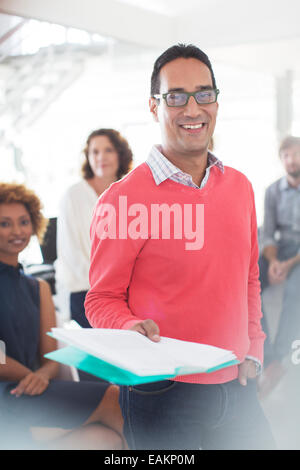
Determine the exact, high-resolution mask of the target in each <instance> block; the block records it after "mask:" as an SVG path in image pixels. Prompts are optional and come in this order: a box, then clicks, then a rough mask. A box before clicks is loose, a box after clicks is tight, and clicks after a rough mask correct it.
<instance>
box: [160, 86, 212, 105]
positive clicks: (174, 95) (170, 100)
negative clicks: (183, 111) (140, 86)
mask: <svg viewBox="0 0 300 470" xmlns="http://www.w3.org/2000/svg"><path fill="white" fill-rule="evenodd" d="M219 93H220V90H218V88H210V89H207V90H199V91H194V92H193V93H189V92H187V91H171V92H169V93H163V94H161V95H153V98H155V99H161V98H163V99H164V100H165V101H166V104H167V106H170V107H173V106H185V105H186V104H187V102H188V100H189V99H190V97H191V96H193V97H194V99H195V100H196V102H197V103H198V104H211V103H215V102H216V101H217V99H218V94H219Z"/></svg>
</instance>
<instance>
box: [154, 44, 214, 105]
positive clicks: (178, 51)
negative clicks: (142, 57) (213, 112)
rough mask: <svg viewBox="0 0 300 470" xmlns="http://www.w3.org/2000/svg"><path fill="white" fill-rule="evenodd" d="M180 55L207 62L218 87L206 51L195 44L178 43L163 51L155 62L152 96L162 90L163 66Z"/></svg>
mask: <svg viewBox="0 0 300 470" xmlns="http://www.w3.org/2000/svg"><path fill="white" fill-rule="evenodd" d="M180 57H183V58H184V59H198V60H200V62H202V63H203V64H205V65H206V66H207V67H208V68H209V71H210V73H211V79H212V84H213V87H214V88H217V85H216V80H215V75H214V72H213V69H212V66H211V63H210V60H209V58H208V56H207V55H206V54H205V52H203V51H201V49H199V47H197V46H194V45H193V44H176V45H175V46H172V47H169V49H167V50H166V51H165V52H163V53H162V54H161V55H160V56H159V57H158V58H157V59H156V61H155V63H154V67H153V72H152V75H151V96H153V95H156V94H158V93H159V91H160V77H159V73H160V71H161V69H162V67H163V66H164V65H166V64H168V63H169V62H171V61H172V60H175V59H179V58H180Z"/></svg>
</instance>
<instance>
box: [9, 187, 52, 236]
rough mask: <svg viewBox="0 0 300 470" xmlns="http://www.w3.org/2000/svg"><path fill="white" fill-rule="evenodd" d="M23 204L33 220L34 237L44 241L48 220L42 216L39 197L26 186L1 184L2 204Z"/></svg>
mask: <svg viewBox="0 0 300 470" xmlns="http://www.w3.org/2000/svg"><path fill="white" fill-rule="evenodd" d="M13 203H19V204H23V205H24V206H25V207H26V209H27V211H28V213H29V215H30V218H31V223H32V227H33V233H34V235H37V237H38V239H39V241H40V242H42V240H43V236H44V234H45V231H46V228H47V225H48V219H46V218H45V217H44V216H43V214H42V208H43V206H42V203H41V201H40V199H39V198H38V196H37V195H36V194H35V193H34V191H32V190H31V189H28V188H27V187H26V186H25V185H24V184H17V183H0V204H13Z"/></svg>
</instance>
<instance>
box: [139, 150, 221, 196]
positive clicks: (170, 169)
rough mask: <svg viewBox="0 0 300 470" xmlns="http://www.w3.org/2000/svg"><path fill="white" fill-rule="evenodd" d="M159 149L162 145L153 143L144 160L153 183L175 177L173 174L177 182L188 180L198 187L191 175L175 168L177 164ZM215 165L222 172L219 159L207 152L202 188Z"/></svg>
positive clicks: (185, 182) (186, 181)
mask: <svg viewBox="0 0 300 470" xmlns="http://www.w3.org/2000/svg"><path fill="white" fill-rule="evenodd" d="M161 151H162V147H161V146H160V145H154V146H153V147H152V149H151V151H150V154H149V156H148V158H147V160H146V163H147V164H148V166H149V167H150V170H151V172H152V175H153V178H154V181H155V183H156V184H157V185H159V184H160V183H162V182H163V181H165V180H166V179H168V178H171V179H175V178H174V175H176V180H177V181H178V182H182V183H183V184H187V183H188V182H189V183H190V184H189V185H192V186H194V187H196V188H198V186H197V185H196V184H195V183H194V182H193V181H192V177H191V175H188V174H187V173H184V172H183V171H182V170H180V169H179V168H177V166H175V165H173V163H171V162H170V160H168V159H167V158H166V157H165V156H164V155H163V154H162V153H161ZM215 165H216V166H217V167H218V168H219V169H220V171H221V172H222V173H224V166H223V163H222V162H221V160H219V159H218V158H217V157H216V156H215V155H213V154H212V153H211V152H208V167H207V168H206V172H205V177H204V179H203V181H202V183H201V186H200V188H202V187H203V186H204V185H205V183H206V182H207V180H208V176H209V172H210V169H211V168H212V167H213V166H215Z"/></svg>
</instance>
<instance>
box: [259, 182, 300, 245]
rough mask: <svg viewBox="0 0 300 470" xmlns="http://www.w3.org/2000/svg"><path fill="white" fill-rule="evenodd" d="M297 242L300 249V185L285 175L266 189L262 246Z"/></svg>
mask: <svg viewBox="0 0 300 470" xmlns="http://www.w3.org/2000/svg"><path fill="white" fill-rule="evenodd" d="M289 244H296V245H298V246H299V250H300V185H299V186H298V187H297V188H294V187H292V186H290V184H289V183H288V180H287V177H286V176H283V177H282V178H280V179H279V180H277V181H275V183H273V184H271V186H269V187H268V188H267V190H266V195H265V214H264V226H263V239H262V247H263V248H265V247H266V246H268V245H275V246H278V245H281V246H284V245H289Z"/></svg>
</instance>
